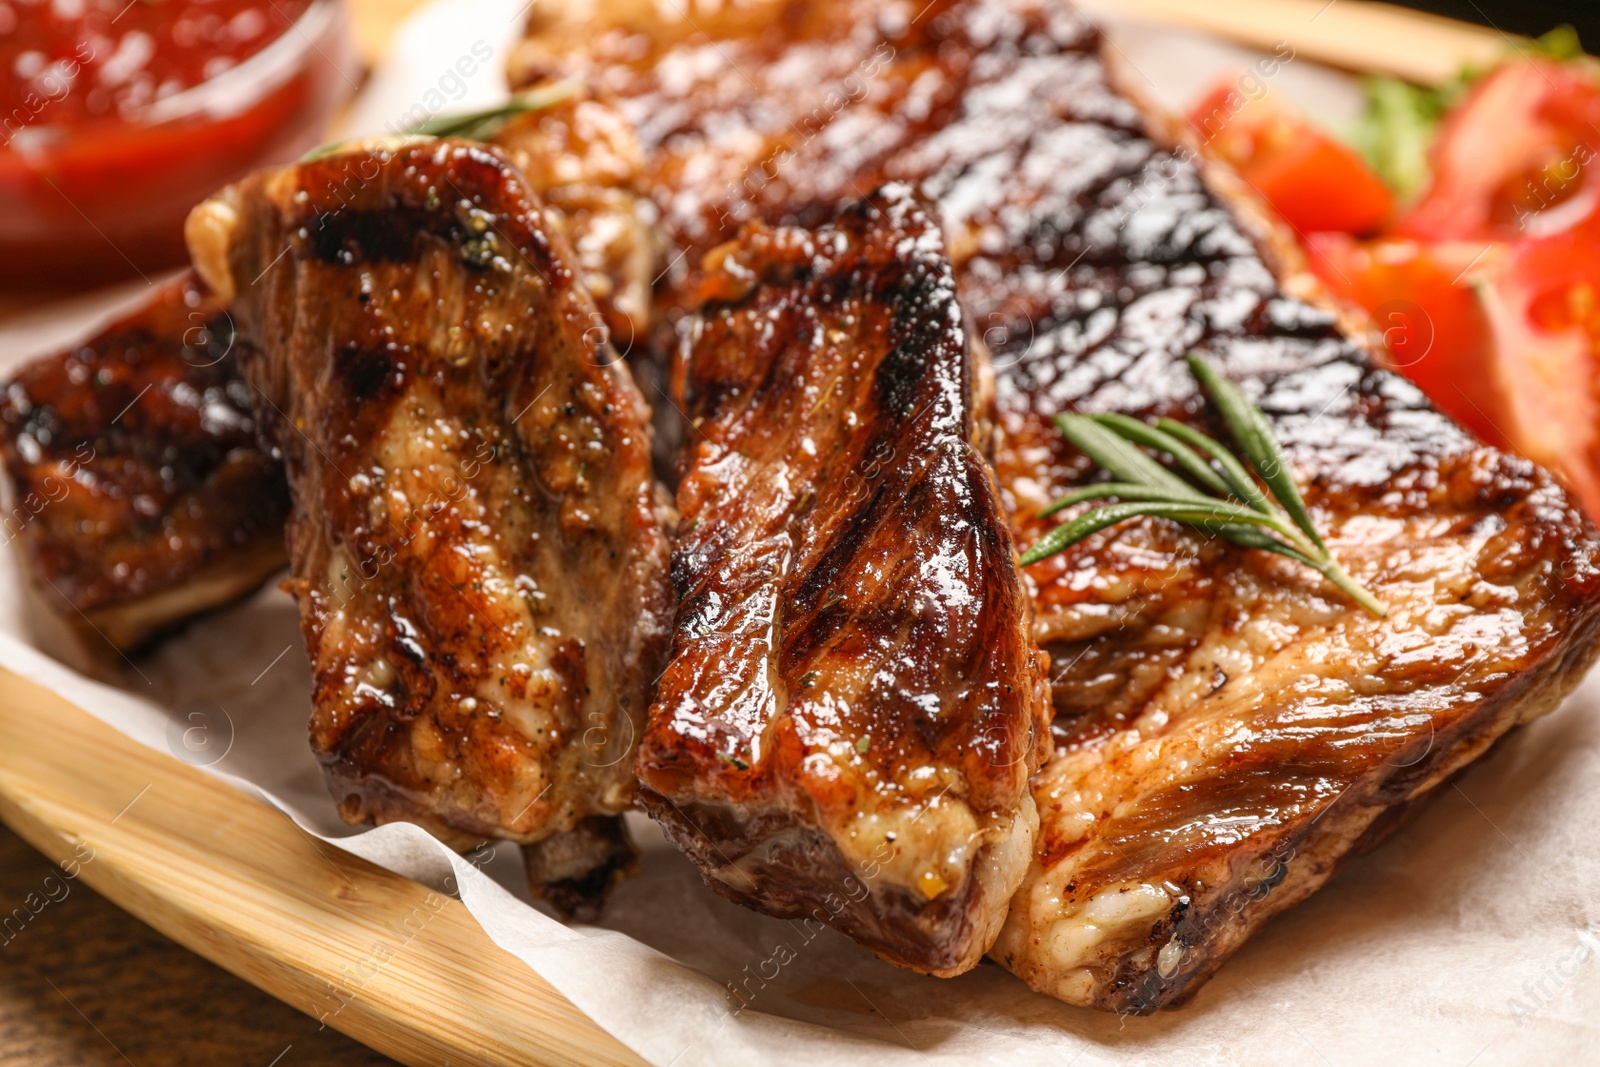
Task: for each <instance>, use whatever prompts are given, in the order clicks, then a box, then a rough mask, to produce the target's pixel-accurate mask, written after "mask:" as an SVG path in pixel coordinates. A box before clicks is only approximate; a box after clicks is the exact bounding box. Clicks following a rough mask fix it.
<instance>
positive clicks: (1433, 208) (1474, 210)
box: [1394, 59, 1600, 241]
mask: <svg viewBox="0 0 1600 1067" xmlns="http://www.w3.org/2000/svg"><path fill="white" fill-rule="evenodd" d="M1429 160H1430V162H1431V163H1432V168H1433V180H1432V183H1431V184H1430V186H1429V188H1428V190H1427V192H1425V193H1424V194H1423V196H1422V198H1421V199H1420V200H1419V201H1418V202H1417V203H1416V204H1415V205H1414V206H1413V207H1412V208H1411V209H1410V210H1409V211H1407V212H1406V213H1405V215H1404V217H1403V218H1401V219H1400V220H1399V221H1398V222H1397V223H1396V225H1395V227H1394V232H1395V233H1398V234H1402V235H1404V236H1408V237H1418V238H1425V239H1429V240H1484V241H1493V240H1509V239H1513V238H1517V237H1528V236H1532V237H1540V236H1547V235H1549V234H1551V233H1556V232H1559V231H1561V230H1563V229H1567V228H1569V227H1571V226H1573V225H1575V224H1577V223H1578V222H1580V221H1581V220H1583V219H1585V218H1587V217H1588V216H1590V215H1592V214H1594V213H1595V207H1596V204H1597V203H1600V181H1597V180H1595V179H1596V175H1595V170H1596V168H1597V167H1600V85H1597V84H1596V81H1595V76H1594V74H1593V73H1592V72H1591V71H1590V70H1589V69H1588V67H1587V66H1584V65H1580V64H1572V63H1558V62H1554V61H1551V60H1544V59H1520V60H1517V61H1514V62H1512V63H1509V64H1507V65H1505V66H1503V67H1501V68H1499V69H1498V70H1496V71H1494V72H1493V73H1491V74H1489V75H1487V76H1485V77H1484V78H1483V79H1482V80H1480V81H1479V82H1478V83H1477V84H1476V85H1474V86H1473V88H1472V90H1471V91H1470V92H1469V93H1468V94H1467V96H1466V98H1465V99H1463V100H1462V101H1461V103H1460V104H1458V105H1457V106H1456V107H1455V108H1454V109H1452V110H1451V112H1450V114H1449V115H1447V116H1446V118H1445V120H1444V123H1443V125H1442V126H1441V127H1440V130H1439V137H1438V140H1437V141H1435V143H1434V146H1433V149H1432V151H1431V153H1430V155H1429Z"/></svg>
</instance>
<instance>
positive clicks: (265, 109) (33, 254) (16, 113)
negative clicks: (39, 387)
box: [0, 0, 358, 288]
mask: <svg viewBox="0 0 1600 1067" xmlns="http://www.w3.org/2000/svg"><path fill="white" fill-rule="evenodd" d="M357 69H358V68H357V65H356V61H355V59H354V52H353V48H352V45H351V43H350V34H349V30H348V25H347V23H346V20H345V14H344V9H343V6H342V4H340V3H339V2H338V0H0V283H6V284H8V285H9V286H11V287H13V288H14V287H18V286H34V285H40V286H61V285H85V284H89V283H94V282H101V281H107V280H110V279H113V278H118V277H125V276H132V275H136V274H146V273H149V272H151V271H156V270H160V269H162V268H164V267H168V266H172V265H174V264H177V263H181V262H183V261H184V259H185V258H186V257H185V254H184V248H183V220H184V217H185V215H187V213H188V211H189V209H190V208H191V207H193V206H194V205H195V204H197V203H199V202H200V201H201V200H203V199H205V197H206V196H208V195H209V194H211V193H212V192H214V191H216V190H217V189H218V188H219V187H221V186H223V185H225V184H227V183H228V182H229V181H232V180H233V179H235V178H237V177H239V176H241V175H243V174H246V173H248V172H249V171H251V170H254V169H256V168H258V167H261V166H265V165H267V164H271V163H278V162H284V161H287V160H292V159H294V158H296V157H297V156H299V155H300V154H302V153H303V152H305V151H306V150H307V149H309V148H311V147H313V146H314V145H316V144H318V143H319V142H320V141H321V139H322V138H323V135H324V133H325V131H326V129H327V127H328V125H329V123H330V122H331V120H332V119H333V117H334V115H335V113H336V112H337V111H338V110H339V108H340V107H341V106H342V105H343V104H344V102H345V101H346V100H347V99H348V98H349V96H350V95H351V94H352V93H353V91H354V89H355V87H356V82H357V74H356V71H357Z"/></svg>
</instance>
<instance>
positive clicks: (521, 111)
mask: <svg viewBox="0 0 1600 1067" xmlns="http://www.w3.org/2000/svg"><path fill="white" fill-rule="evenodd" d="M574 88H575V86H574V85H573V83H572V82H570V81H562V82H556V83H554V84H552V85H544V86H540V87H539V88H537V89H529V90H528V91H526V92H521V93H514V94H512V96H511V97H510V98H509V99H507V100H506V102H505V103H503V104H496V105H495V106H494V107H489V108H480V109H479V110H477V111H465V112H461V113H458V114H454V115H434V116H433V117H432V118H427V119H424V120H422V121H421V122H418V123H415V124H414V125H411V126H407V127H406V128H405V129H404V130H403V131H402V132H401V133H400V135H399V136H401V137H460V138H463V139H464V140H468V141H487V140H488V139H489V138H491V137H493V136H494V135H495V134H497V133H499V132H500V131H501V130H502V129H503V128H504V127H505V125H506V123H508V122H510V121H511V120H512V119H514V118H516V117H517V116H518V115H525V114H527V113H528V112H530V111H543V110H545V109H546V108H551V107H555V106H556V105H557V104H559V103H561V102H563V101H565V100H568V99H570V98H571V96H572V93H573V90H574ZM359 140H362V138H356V139H355V140H344V141H330V142H328V143H327V144H325V145H318V146H317V147H316V148H313V149H312V150H311V151H309V152H307V153H306V154H305V155H303V156H301V157H300V162H302V163H310V162H313V161H315V160H318V159H322V158H324V157H326V156H331V155H336V154H338V153H339V152H341V151H343V150H344V149H345V148H346V147H347V146H349V145H351V144H355V143H356V142H357V141H359Z"/></svg>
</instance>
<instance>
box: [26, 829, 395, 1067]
mask: <svg viewBox="0 0 1600 1067" xmlns="http://www.w3.org/2000/svg"><path fill="white" fill-rule="evenodd" d="M60 874H61V872H60V870H59V869H58V868H57V867H56V866H55V865H54V864H52V863H51V862H50V861H49V860H47V859H45V858H44V857H43V856H41V855H40V854H39V853H37V852H35V851H34V850H33V849H32V848H30V847H29V846H28V845H27V844H26V843H24V842H23V841H22V840H21V839H19V838H18V837H17V836H16V835H15V834H13V833H12V832H11V831H10V830H8V829H6V828H5V827H4V826H3V825H0V917H3V916H4V915H7V914H10V912H11V910H12V909H13V908H18V907H24V906H25V902H26V901H27V900H28V897H29V894H37V896H35V902H36V906H37V902H39V901H44V900H49V903H48V904H44V905H43V906H42V908H41V910H40V911H39V913H38V915H37V916H34V917H33V918H31V919H30V921H29V922H28V924H27V926H25V927H23V928H22V929H21V930H20V931H16V930H15V929H14V930H13V932H12V933H6V932H0V1067H23V1065H27V1067H102V1065H103V1067H129V1065H130V1064H132V1065H133V1067H164V1065H168V1064H170V1065H172V1067H186V1065H190V1064H210V1063H218V1064H220V1063H229V1064H258V1065H260V1067H268V1065H269V1064H276V1067H313V1065H316V1067H324V1065H325V1067H335V1065H337V1067H356V1065H362V1067H365V1065H369V1064H389V1063H393V1061H392V1060H390V1059H388V1058H387V1057H384V1056H381V1055H379V1054H378V1053H376V1052H373V1051H371V1050H370V1049H367V1048H365V1047H363V1046H362V1045H359V1044H357V1043H356V1042H354V1041H352V1040H350V1039H349V1038H348V1037H345V1036H344V1035H343V1034H341V1033H339V1032H338V1031H336V1030H333V1029H318V1026H317V1022H316V1020H314V1019H312V1018H311V1017H310V1016H307V1015H302V1014H301V1013H300V1012H298V1011H295V1010H294V1009H293V1008H291V1007H289V1006H288V1005H286V1004H283V1003H280V1002H279V1001H277V1000H274V999H273V998H272V997H270V996H268V995H267V994H266V993H263V992H261V991H260V990H258V989H256V988H255V987H254V986H251V985H250V984H248V983H246V982H243V981H240V980H239V979H238V978H235V977H234V976H233V975H231V974H229V973H228V972H226V971H224V970H222V969H221V968H219V967H216V966H213V965H212V964H210V963H207V962H206V961H205V960H203V959H201V958H200V957H199V956H196V955H194V954H193V953H191V952H189V951H187V950H186V949H182V948H179V947H178V946H177V945H175V944H173V943H172V942H171V941H168V940H167V939H166V938H164V937H162V936H161V935H160V934H158V933H156V932H155V931H154V930H152V929H150V928H149V927H148V926H146V925H145V924H144V923H142V922H140V921H139V920H137V919H135V918H133V917H132V916H131V915H129V914H127V913H126V912H124V911H121V910H119V909H118V908H117V907H116V906H115V905H112V904H110V903H108V902H107V901H106V900H105V899H104V898H103V897H100V896H99V895H97V894H96V893H95V892H94V890H92V889H90V888H89V887H88V886H87V885H85V884H84V883H83V882H82V881H81V880H80V881H74V882H69V881H65V880H63V879H61V878H60ZM52 898H55V899H52ZM7 937H10V940H9V941H8V940H6V938H7Z"/></svg>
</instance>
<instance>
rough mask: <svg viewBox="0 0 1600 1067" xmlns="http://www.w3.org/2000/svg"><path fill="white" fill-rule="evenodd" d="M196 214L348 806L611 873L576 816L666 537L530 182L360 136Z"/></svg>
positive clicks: (618, 735)
mask: <svg viewBox="0 0 1600 1067" xmlns="http://www.w3.org/2000/svg"><path fill="white" fill-rule="evenodd" d="M189 233H190V249H191V252H192V253H193V255H194V257H195V261H196V263H197V265H198V266H199V268H200V270H201V272H202V274H203V275H204V276H205V277H206V279H207V280H208V281H209V282H210V283H211V284H212V286H213V288H215V289H216V291H217V292H218V293H219V294H222V295H223V296H224V297H225V298H226V299H228V300H229V301H230V302H231V305H232V307H233V308H234V315H235V319H236V320H237V322H238V324H239V328H240V331H241V333H242V335H243V336H244V337H246V338H247V339H248V340H249V341H250V342H251V344H250V346H249V348H248V356H247V358H246V359H245V361H244V373H245V376H246V378H247V379H248V380H249V381H250V382H251V383H252V385H253V386H254V387H255V388H256V390H257V391H258V393H259V394H260V396H261V397H263V398H264V400H263V409H264V411H265V412H266V414H267V415H269V416H271V418H270V421H269V422H268V423H267V425H268V428H269V430H270V431H271V433H272V434H273V437H274V440H275V441H276V443H277V445H278V446H279V447H280V448H281V450H282V452H283V454H284V457H285V459H286V462H287V465H288V470H289V483H290V488H291V493H292V497H293V501H294V511H293V516H292V520H291V524H290V537H289V544H290V557H291V561H292V566H293V581H292V583H291V585H292V590H293V592H294V593H295V595H296V597H297V598H298V600H299V602H300V608H301V618H302V626H303V630H304V634H305V639H306V647H307V650H308V653H309V656H310V659H311V665H312V674H313V686H314V692H313V716H312V724H311V740H312V747H313V749H314V750H315V752H316V754H317V755H318V757H319V758H320V759H321V760H322V762H323V766H324V769H325V771H326V774H327V777H328V781H329V785H330V787H331V788H332V790H333V791H334V794H335V797H336V799H337V800H338V802H339V807H340V812H341V814H342V815H343V816H344V817H345V818H346V819H347V820H349V821H350V822H353V823H360V822H365V821H367V820H373V821H377V822H387V821H391V820H395V819H404V820H408V821H412V822H417V823H420V824H422V825H425V826H428V827H430V828H432V829H433V830H434V831H435V832H437V833H439V834H440V835H441V836H443V837H444V838H445V839H446V840H454V841H456V842H457V843H467V842H470V841H473V840H476V839H481V838H490V837H492V838H503V839H507V840H512V841H518V842H522V843H525V844H532V845H537V846H539V847H540V848H544V849H547V851H546V852H545V853H543V854H541V853H537V852H536V854H535V856H534V857H533V863H532V866H533V868H534V869H535V870H536V871H544V872H558V873H559V874H560V875H561V877H560V878H559V879H558V880H561V881H564V882H567V883H569V885H568V888H574V887H581V886H582V884H583V883H584V878H585V875H584V873H583V872H582V870H581V869H580V868H581V866H582V865H581V864H576V865H575V864H574V862H573V857H572V855H571V854H570V853H571V851H572V845H573V840H572V839H568V840H563V839H561V838H559V837H555V838H553V837H552V835H561V834H567V833H572V834H576V835H577V838H576V840H577V841H579V842H589V843H593V844H594V845H595V846H596V849H595V850H594V853H593V855H592V859H593V860H594V862H597V863H601V864H603V865H604V866H605V868H606V869H607V870H609V869H611V868H614V867H616V866H617V865H618V864H619V863H620V864H625V863H626V860H625V858H619V856H620V854H619V851H618V850H617V849H616V847H615V834H614V833H612V831H611V830H608V829H605V828H604V827H599V828H597V827H596V826H595V824H593V823H592V822H591V821H590V820H592V819H595V818H604V817H609V816H614V815H616V813H618V812H621V811H623V810H624V809H626V808H627V807H628V806H629V804H630V801H631V798H632V793H633V789H634V780H633V775H632V770H631V766H630V759H631V756H632V754H633V751H634V747H635V744H636V742H637V737H638V733H639V730H640V728H641V726H642V723H643V716H644V712H645V708H646V705H647V704H648V703H649V690H650V683H651V680H652V679H653V678H654V677H655V674H656V672H657V670H658V669H659V666H660V660H661V655H662V652H663V651H664V647H665V642H666V639H667V636H668V626H669V623H670V616H671V608H672V602H671V590H670V587H669V583H668V577H667V546H666V540H665V537H664V535H663V532H662V526H661V516H660V514H659V513H658V511H657V504H656V498H655V493H654V486H653V483H652V480H651V476H650V462H649V450H650V441H649V429H648V424H647V422H646V413H645V409H644V406H643V402H642V400H641V399H640V397H639V394H638V392H637V390H636V389H635V388H634V385H633V382H632V380H631V378H630V376H629V374H628V371H627V368H626V366H625V365H623V364H622V363H621V362H620V361H619V360H618V359H617V357H616V355H615V353H614V351H613V350H612V349H611V348H610V346H609V345H607V344H606V343H604V341H603V340H602V339H601V338H600V337H599V336H598V335H597V334H596V333H595V331H594V330H593V329H592V321H593V319H592V317H593V316H594V315H595V314H596V308H595V305H594V303H593V302H592V301H591V300H590V299H589V298H588V296H587V295H586V294H585V293H584V291H583V289H582V287H581V285H579V283H578V280H577V277H576V275H575V273H574V269H573V268H572V267H571V266H570V263H571V258H570V252H569V250H568V249H567V247H566V246H565V244H564V242H563V241H562V240H561V239H560V237H559V236H557V235H554V234H552V233H551V232H550V231H549V230H548V229H547V227H546V223H545V220H544V217H543V214H542V208H541V205H540V202H539V200H538V198H537V197H536V196H535V195H534V193H533V192H532V191H531V190H530V189H529V188H528V185H527V183H526V182H525V181H524V180H523V178H522V176H521V174H520V173H519V172H518V171H517V169H516V168H515V167H513V166H512V165H511V164H510V162H509V161H508V159H507V157H506V156H505V155H504V154H502V153H501V152H499V151H497V150H495V149H492V148H488V147H485V146H483V145H473V144H468V143H465V142H456V141H428V142H420V143H419V142H412V143H409V144H405V145H402V146H399V147H384V146H381V145H375V146H369V147H361V146H357V148H356V149H354V150H352V151H350V152H345V153H342V154H339V155H335V156H330V157H327V158H324V159H321V160H318V161H315V162H310V163H302V164H300V165H298V166H294V167H289V168H285V169H282V170H277V171H269V172H263V173H258V174H256V175H253V176H252V177H250V178H248V179H246V180H244V181H243V182H241V183H239V184H237V185H235V186H232V187H230V188H229V189H227V190H224V191H223V192H222V193H220V194H218V196H217V197H215V198H213V199H212V200H211V201H208V202H207V203H206V204H204V205H202V206H201V207H199V208H197V209H196V210H195V213H194V214H193V215H192V216H191V219H190V228H189ZM251 279H259V280H257V281H254V282H252V281H251ZM606 880H607V879H606V878H605V877H601V878H600V879H599V882H601V883H603V882H604V881H606ZM591 888H593V887H591Z"/></svg>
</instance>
